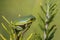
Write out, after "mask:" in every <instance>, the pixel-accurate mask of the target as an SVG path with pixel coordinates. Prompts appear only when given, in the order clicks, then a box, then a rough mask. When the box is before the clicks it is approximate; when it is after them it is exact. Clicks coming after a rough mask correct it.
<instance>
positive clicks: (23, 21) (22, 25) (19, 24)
mask: <svg viewBox="0 0 60 40" xmlns="http://www.w3.org/2000/svg"><path fill="white" fill-rule="evenodd" d="M35 20H36V18H35V17H34V16H33V15H28V16H23V17H20V18H18V19H17V20H15V21H14V26H15V30H16V31H21V30H24V29H26V28H27V27H30V26H31V24H32V23H33V22H34V21H35Z"/></svg>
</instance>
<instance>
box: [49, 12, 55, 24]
mask: <svg viewBox="0 0 60 40" xmlns="http://www.w3.org/2000/svg"><path fill="white" fill-rule="evenodd" d="M55 15H56V13H54V14H53V15H51V17H50V18H49V21H48V24H49V23H51V22H52V21H53V18H54V17H55Z"/></svg>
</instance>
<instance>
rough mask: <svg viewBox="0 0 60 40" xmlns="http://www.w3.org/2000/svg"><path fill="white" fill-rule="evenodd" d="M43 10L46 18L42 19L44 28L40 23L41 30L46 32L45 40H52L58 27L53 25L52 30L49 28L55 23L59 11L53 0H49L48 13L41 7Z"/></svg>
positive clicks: (47, 4)
mask: <svg viewBox="0 0 60 40" xmlns="http://www.w3.org/2000/svg"><path fill="white" fill-rule="evenodd" d="M40 8H41V10H42V11H43V13H44V14H45V18H46V19H44V18H43V16H42V17H41V16H40V15H39V17H40V19H41V20H42V22H43V23H44V24H43V25H44V28H43V25H41V24H40V23H39V26H40V29H41V30H42V31H43V32H44V38H43V39H44V40H52V38H53V37H54V33H55V32H56V29H57V28H56V25H55V24H54V25H52V26H51V28H49V25H50V23H51V22H52V21H53V19H54V17H55V15H56V13H57V11H56V10H57V9H56V3H55V2H52V0H47V3H46V11H45V9H44V7H43V6H42V5H40Z"/></svg>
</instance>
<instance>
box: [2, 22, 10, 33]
mask: <svg viewBox="0 0 60 40" xmlns="http://www.w3.org/2000/svg"><path fill="white" fill-rule="evenodd" d="M1 25H2V27H3V28H4V29H5V30H6V32H7V33H9V34H10V32H9V31H8V29H7V28H6V26H5V25H4V24H3V23H1Z"/></svg>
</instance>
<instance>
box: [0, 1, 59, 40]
mask: <svg viewBox="0 0 60 40" xmlns="http://www.w3.org/2000/svg"><path fill="white" fill-rule="evenodd" d="M45 1H46V0H0V33H2V34H3V35H4V36H5V37H6V38H7V39H8V40H9V34H8V33H6V32H5V30H4V29H3V28H2V26H1V23H2V22H4V23H6V22H5V21H4V20H3V19H2V16H5V17H6V18H7V19H8V20H9V21H11V20H14V19H15V18H17V17H18V15H19V14H20V15H21V16H25V15H30V14H32V15H34V16H35V17H36V21H35V22H34V23H33V24H32V25H31V27H30V29H29V30H28V31H27V32H26V33H25V35H24V40H26V38H27V37H28V36H29V35H30V34H31V33H35V32H36V33H40V34H41V33H42V32H41V30H40V28H39V27H38V23H39V22H41V21H39V17H38V13H40V14H41V15H43V13H42V12H41V9H40V4H44V2H45ZM56 1H57V2H56V3H57V8H58V9H59V11H58V13H57V15H56V16H55V18H54V21H53V22H52V24H56V25H57V31H56V33H55V36H54V38H53V40H59V39H60V18H59V17H60V0H56ZM5 25H6V26H7V24H5ZM7 28H8V26H7ZM8 29H9V28H8ZM0 39H1V38H0Z"/></svg>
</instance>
